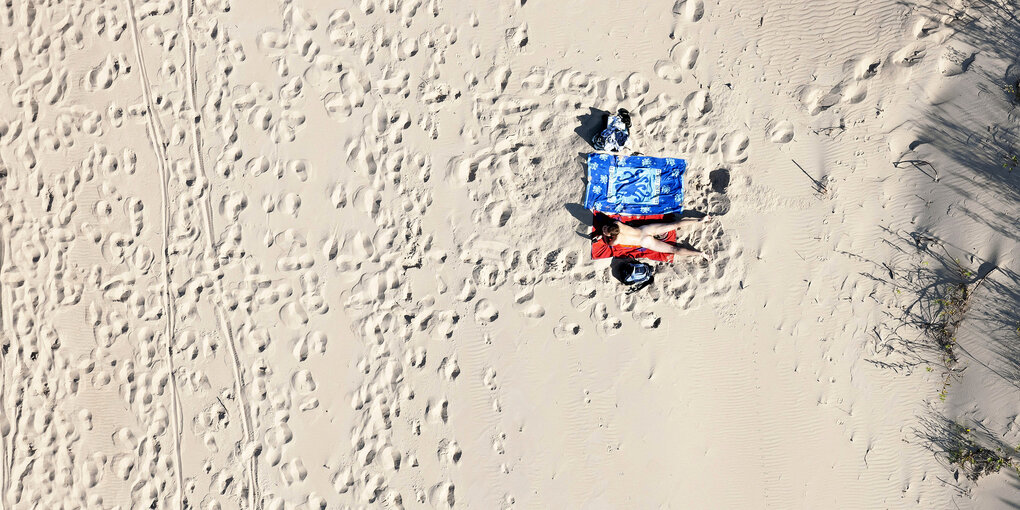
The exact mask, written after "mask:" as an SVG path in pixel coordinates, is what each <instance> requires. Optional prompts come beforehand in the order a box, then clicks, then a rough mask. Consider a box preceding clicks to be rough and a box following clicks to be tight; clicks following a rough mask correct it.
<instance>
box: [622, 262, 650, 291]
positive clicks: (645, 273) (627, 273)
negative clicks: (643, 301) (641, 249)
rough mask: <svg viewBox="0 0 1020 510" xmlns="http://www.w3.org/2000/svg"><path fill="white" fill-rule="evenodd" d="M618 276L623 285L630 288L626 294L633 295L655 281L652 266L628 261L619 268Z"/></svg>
mask: <svg viewBox="0 0 1020 510" xmlns="http://www.w3.org/2000/svg"><path fill="white" fill-rule="evenodd" d="M620 276H621V277H622V278H621V279H622V281H623V284H624V285H627V286H628V287H630V288H629V289H627V294H633V293H635V292H637V291H639V290H641V289H643V288H645V287H647V286H649V285H651V284H652V281H654V280H655V275H654V271H653V269H652V266H651V265H649V264H645V263H644V262H638V261H636V260H629V261H627V262H624V265H623V267H621V272H620Z"/></svg>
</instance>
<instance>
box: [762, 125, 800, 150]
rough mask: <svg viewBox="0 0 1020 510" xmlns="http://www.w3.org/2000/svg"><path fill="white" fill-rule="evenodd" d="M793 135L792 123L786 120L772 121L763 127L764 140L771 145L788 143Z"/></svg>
mask: <svg viewBox="0 0 1020 510" xmlns="http://www.w3.org/2000/svg"><path fill="white" fill-rule="evenodd" d="M793 134H794V132H793V123H792V122H790V121H788V120H772V121H769V123H768V124H766V125H765V139H766V140H768V141H770V142H772V143H777V144H784V143H789V142H790V141H792V140H793Z"/></svg>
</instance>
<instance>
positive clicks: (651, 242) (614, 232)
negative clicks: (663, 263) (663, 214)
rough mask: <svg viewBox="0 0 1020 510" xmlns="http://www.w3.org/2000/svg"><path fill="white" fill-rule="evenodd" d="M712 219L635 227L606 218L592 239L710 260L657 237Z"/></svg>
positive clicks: (686, 219)
mask: <svg viewBox="0 0 1020 510" xmlns="http://www.w3.org/2000/svg"><path fill="white" fill-rule="evenodd" d="M711 218H712V217H711V216H705V217H703V218H700V219H695V218H682V219H680V220H678V221H673V222H660V223H647V224H644V225H641V226H637V227H633V226H630V225H627V224H626V223H623V222H621V221H617V220H614V219H612V218H608V217H607V218H604V223H603V224H602V226H601V228H596V229H595V232H592V234H591V238H592V240H593V241H596V240H598V239H602V240H603V241H605V242H606V244H608V245H609V246H617V245H622V246H640V247H642V248H646V249H649V250H652V251H657V252H659V253H671V254H673V255H683V256H688V257H694V256H697V257H701V258H703V259H705V260H709V255H708V254H707V253H705V252H702V251H698V250H694V249H691V248H684V247H682V246H677V245H675V244H671V243H667V242H665V241H662V240H660V239H658V238H657V237H656V236H660V235H662V234H666V233H669V231H670V230H679V229H681V228H683V227H685V226H687V225H691V224H695V223H701V222H703V221H709V220H710V219H711Z"/></svg>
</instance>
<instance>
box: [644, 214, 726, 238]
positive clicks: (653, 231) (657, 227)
mask: <svg viewBox="0 0 1020 510" xmlns="http://www.w3.org/2000/svg"><path fill="white" fill-rule="evenodd" d="M710 219H712V217H711V216H704V217H702V218H700V219H694V218H683V219H681V220H679V221H673V222H669V223H649V224H647V225H641V226H640V227H638V229H639V230H641V233H643V234H645V235H650V236H657V235H662V234H665V233H667V232H669V231H670V230H677V229H679V228H681V227H684V226H687V225H692V224H695V223H701V222H704V221H708V220H710Z"/></svg>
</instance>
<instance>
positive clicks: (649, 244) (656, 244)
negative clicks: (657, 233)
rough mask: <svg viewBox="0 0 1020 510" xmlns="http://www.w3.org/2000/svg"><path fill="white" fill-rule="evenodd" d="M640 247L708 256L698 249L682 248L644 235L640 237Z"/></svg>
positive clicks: (706, 257)
mask: <svg viewBox="0 0 1020 510" xmlns="http://www.w3.org/2000/svg"><path fill="white" fill-rule="evenodd" d="M641 247H642V248H647V249H649V250H652V251H657V252H659V253H672V254H673V255H683V256H687V257H692V256H700V257H702V258H705V259H708V256H707V255H706V254H704V253H702V252H700V251H698V250H692V249H690V248H684V247H681V246H676V245H673V244H669V243H667V242H665V241H660V240H658V239H656V238H654V237H650V236H644V237H642V238H641Z"/></svg>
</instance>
